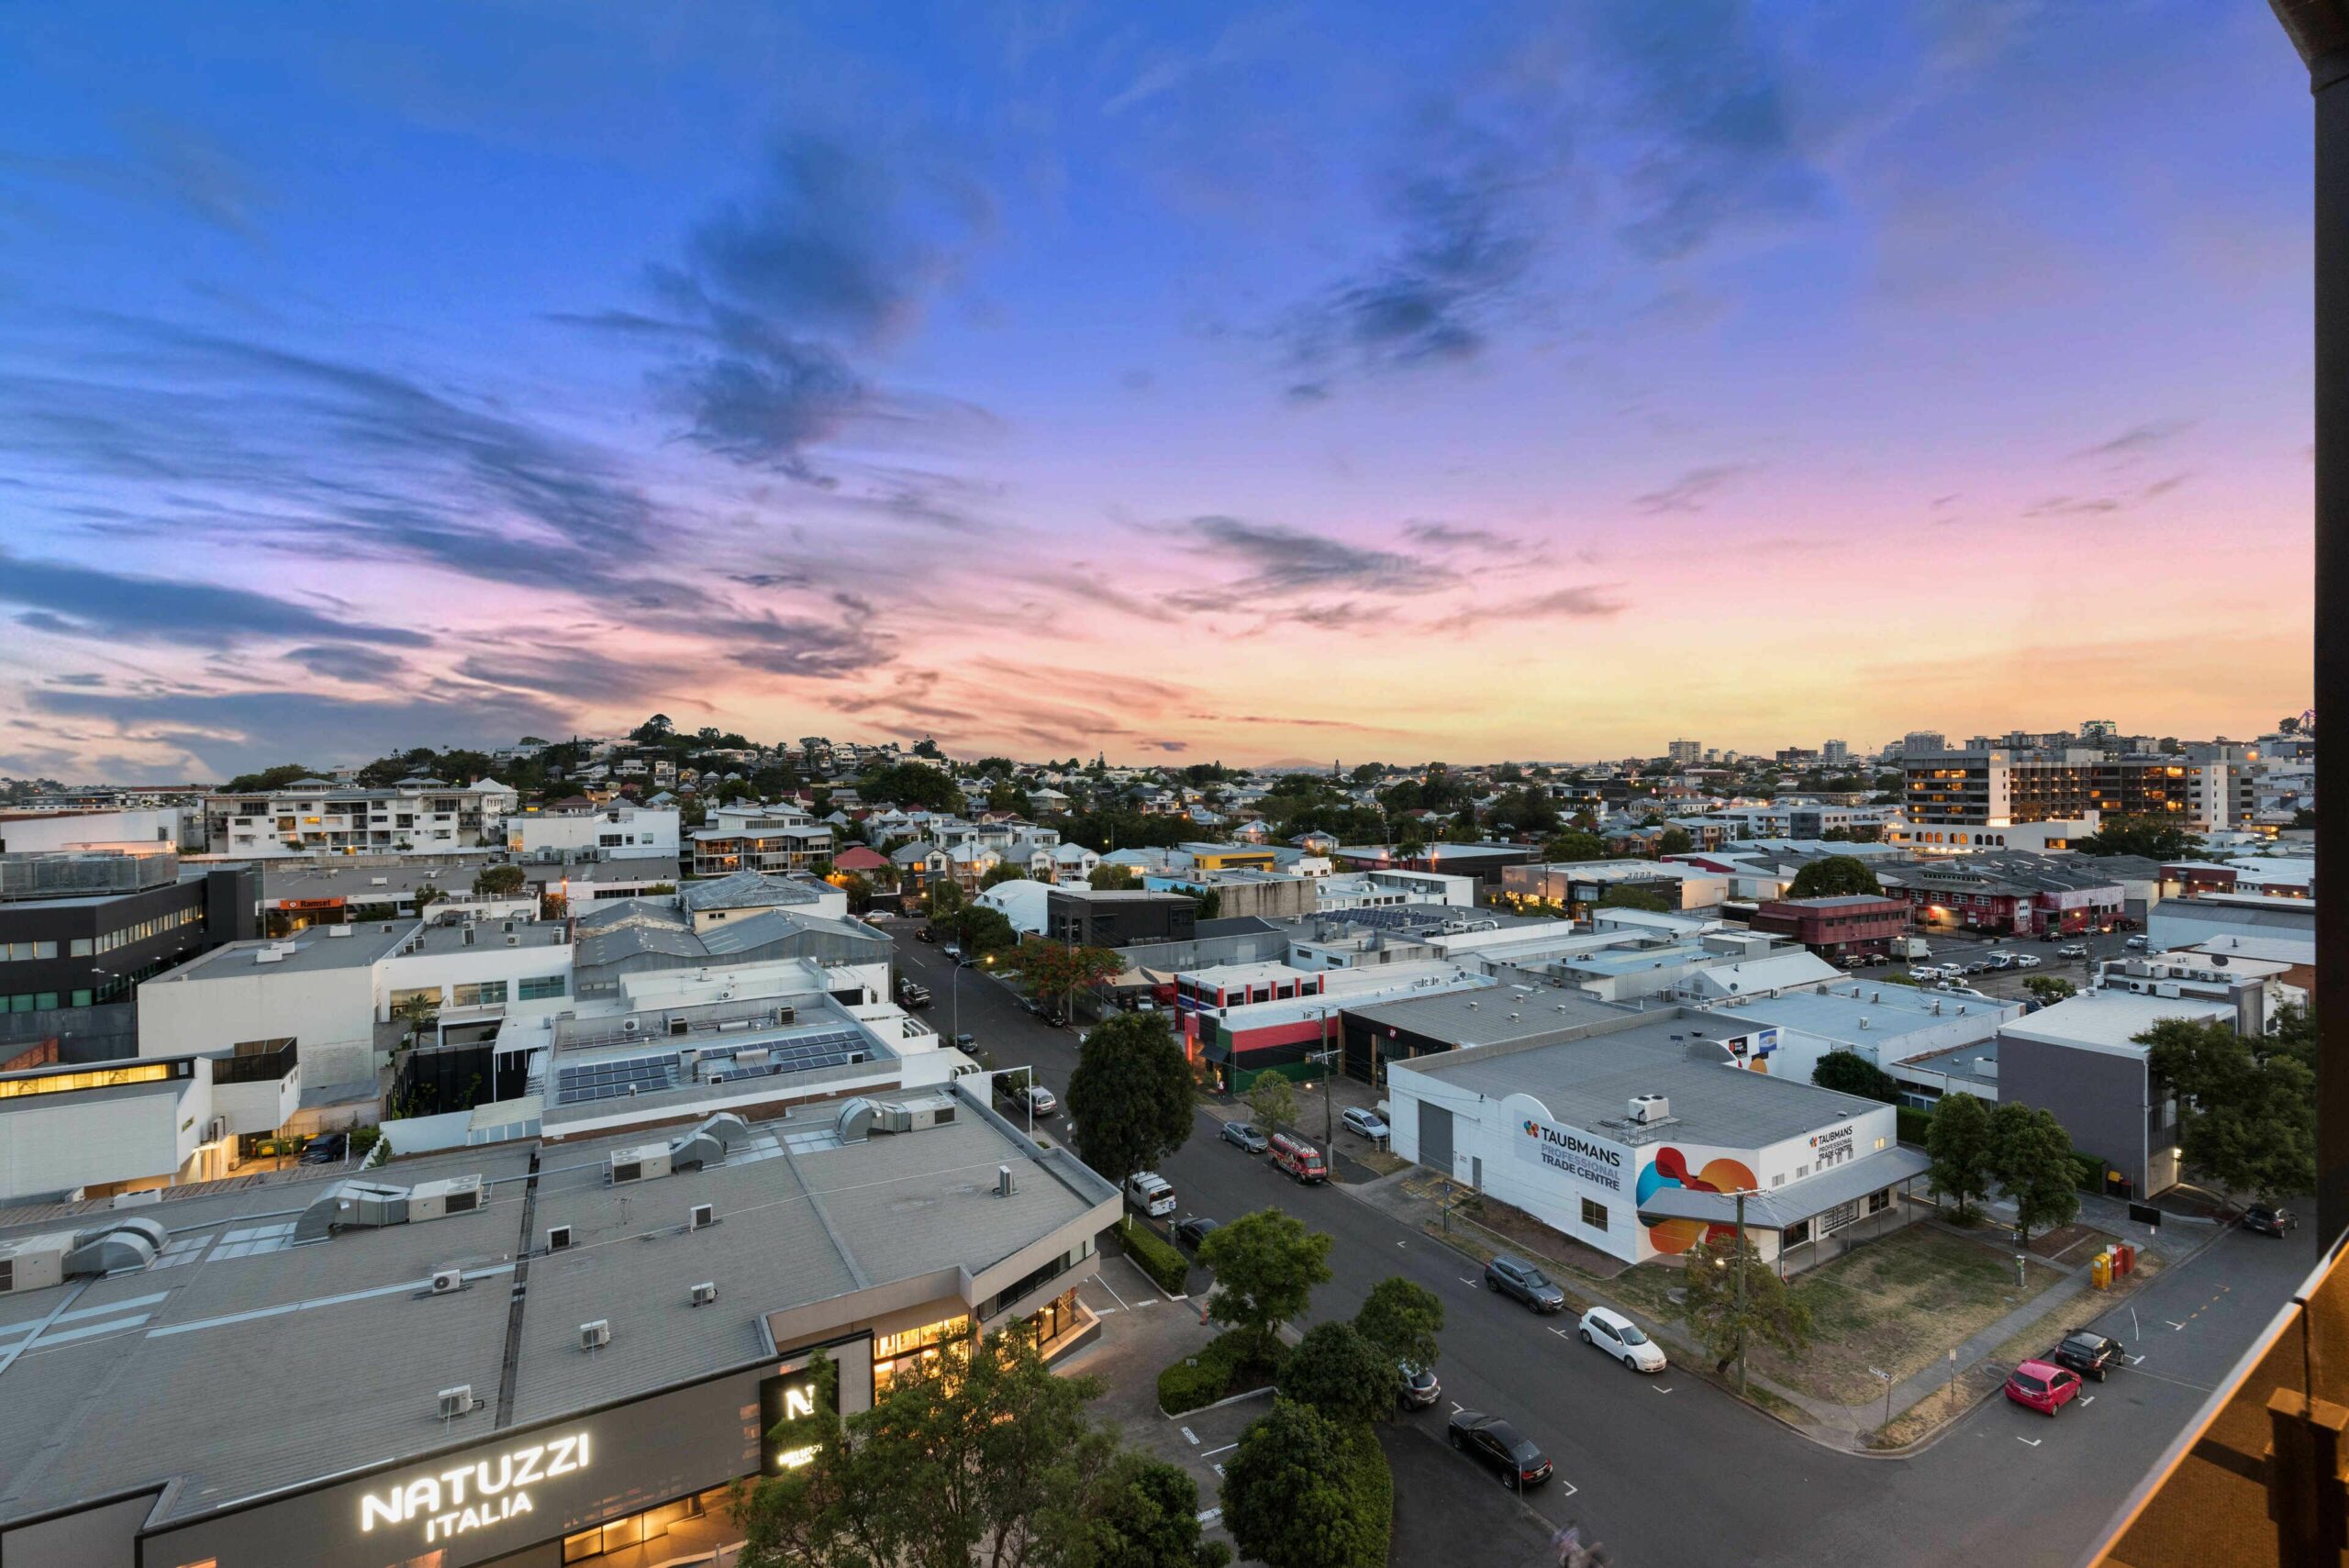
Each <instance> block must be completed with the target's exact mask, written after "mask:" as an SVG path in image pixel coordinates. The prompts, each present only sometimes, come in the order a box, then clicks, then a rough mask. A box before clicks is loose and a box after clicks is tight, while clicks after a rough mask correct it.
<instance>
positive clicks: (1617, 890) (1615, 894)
mask: <svg viewBox="0 0 2349 1568" xmlns="http://www.w3.org/2000/svg"><path fill="white" fill-rule="evenodd" d="M1598 906H1599V907H1600V908H1601V909H1644V910H1646V911H1647V912H1648V913H1649V914H1651V915H1668V914H1670V913H1671V912H1672V907H1673V905H1672V900H1670V899H1669V898H1666V897H1665V896H1664V895H1663V894H1661V893H1659V892H1657V891H1656V890H1655V889H1654V888H1653V887H1639V886H1635V885H1634V884H1631V883H1628V882H1619V883H1617V884H1615V885H1614V886H1612V887H1610V888H1609V889H1608V890H1607V891H1606V892H1605V893H1603V894H1601V895H1599V897H1598Z"/></svg>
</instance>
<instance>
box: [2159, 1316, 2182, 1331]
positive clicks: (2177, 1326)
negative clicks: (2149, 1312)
mask: <svg viewBox="0 0 2349 1568" xmlns="http://www.w3.org/2000/svg"><path fill="white" fill-rule="evenodd" d="M2162 1321H2163V1322H2165V1323H2169V1319H2168V1318H2163V1319H2162ZM2169 1326H2170V1329H2172V1330H2173V1331H2175V1330H2176V1329H2183V1328H2185V1327H2186V1325H2185V1324H2183V1323H2169Z"/></svg>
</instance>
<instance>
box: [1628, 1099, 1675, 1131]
mask: <svg viewBox="0 0 2349 1568" xmlns="http://www.w3.org/2000/svg"><path fill="white" fill-rule="evenodd" d="M1671 1114H1672V1101H1671V1099H1670V1098H1669V1097H1668V1096H1666V1095H1632V1096H1631V1120H1632V1121H1634V1122H1636V1123H1637V1124H1639V1125H1640V1126H1642V1127H1648V1126H1651V1125H1653V1124H1654V1123H1656V1122H1659V1121H1662V1120H1664V1118H1666V1117H1668V1116H1670V1115H1671Z"/></svg>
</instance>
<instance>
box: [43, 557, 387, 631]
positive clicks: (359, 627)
mask: <svg viewBox="0 0 2349 1568" xmlns="http://www.w3.org/2000/svg"><path fill="white" fill-rule="evenodd" d="M0 603H8V604H17V605H23V606H28V612H27V614H26V615H25V616H23V617H19V618H20V619H22V620H23V621H24V622H25V623H26V624H27V625H29V626H31V627H33V628H35V629H37V630H41V631H50V632H58V633H62V634H65V635H71V636H79V637H103V638H106V639H109V640H112V641H117V642H173V643H179V644H182V645H184V646H186V647H191V648H227V647H228V646H230V645H231V644H234V643H239V642H246V641H250V640H252V639H259V638H273V637H297V638H321V639H330V640H336V641H346V642H372V643H379V644H384V645H386V646H390V647H397V648H421V647H423V646H425V645H426V644H427V643H429V641H430V640H431V639H429V638H428V637H426V636H425V635H424V634H423V633H421V632H417V631H409V630H405V629H402V628H397V627H387V626H375V625H371V624H369V623H368V622H365V621H344V620H338V619H336V618H335V617H332V616H329V615H325V614H322V613H321V612H319V611H317V610H313V609H309V608H306V607H305V606H301V605H297V604H295V603H292V602H291V601H289V600H285V599H279V598H273V597H272V596H271V595H267V594H258V593H252V592H250V591H248V590H246V589H243V588H224V587H218V586H216V585H214V584H205V583H190V582H186V581H184V580H175V579H167V578H161V577H131V576H125V575H122V574H120V573H112V572H105V571H100V570H99V569H97V568H95V567H90V566H77V565H74V564H72V563H70V562H61V561H28V560H25V559H23V558H21V557H16V556H9V555H6V554H0Z"/></svg>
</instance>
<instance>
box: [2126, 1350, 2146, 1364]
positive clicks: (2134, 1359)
mask: <svg viewBox="0 0 2349 1568" xmlns="http://www.w3.org/2000/svg"><path fill="white" fill-rule="evenodd" d="M2121 1359H2122V1360H2124V1361H2126V1362H2128V1363H2129V1364H2130V1365H2131V1366H2143V1365H2144V1364H2145V1358H2144V1357H2143V1356H2132V1355H2130V1354H2128V1353H2127V1352H2126V1351H2123V1352H2122V1357H2121Z"/></svg>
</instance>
